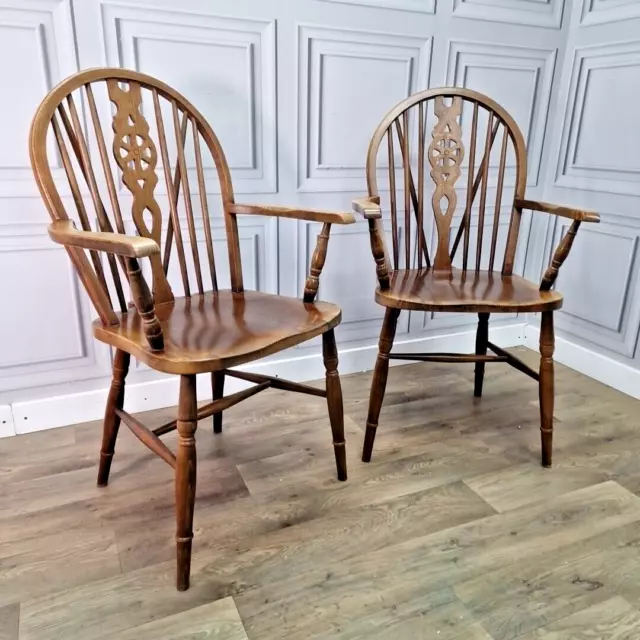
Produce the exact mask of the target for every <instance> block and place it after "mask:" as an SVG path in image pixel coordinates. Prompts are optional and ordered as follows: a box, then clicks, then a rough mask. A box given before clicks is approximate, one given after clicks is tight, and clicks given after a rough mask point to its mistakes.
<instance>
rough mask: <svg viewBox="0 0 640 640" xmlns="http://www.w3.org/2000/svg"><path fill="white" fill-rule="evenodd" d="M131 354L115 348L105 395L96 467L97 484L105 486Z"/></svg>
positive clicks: (122, 403) (116, 434)
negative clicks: (97, 465)
mask: <svg viewBox="0 0 640 640" xmlns="http://www.w3.org/2000/svg"><path fill="white" fill-rule="evenodd" d="M130 361H131V356H130V355H129V354H128V353H126V352H125V351H121V350H120V349H116V353H115V355H114V358H113V378H112V380H111V388H110V389H109V396H108V397H107V407H106V409H105V412H104V423H103V426H102V446H101V448H100V465H99V467H98V486H99V487H106V486H107V483H108V482H109V471H111V461H112V460H113V452H114V450H115V447H116V438H117V437H118V429H119V428H120V416H118V415H117V414H116V409H122V406H123V405H124V384H125V382H124V379H125V378H126V376H127V373H128V371H129V362H130Z"/></svg>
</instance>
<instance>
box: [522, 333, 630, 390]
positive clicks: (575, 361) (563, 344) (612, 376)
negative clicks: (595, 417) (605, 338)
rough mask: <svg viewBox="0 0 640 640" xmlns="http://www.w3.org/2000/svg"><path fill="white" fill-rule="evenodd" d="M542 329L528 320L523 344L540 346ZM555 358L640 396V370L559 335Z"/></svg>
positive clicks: (596, 378) (595, 378) (530, 346)
mask: <svg viewBox="0 0 640 640" xmlns="http://www.w3.org/2000/svg"><path fill="white" fill-rule="evenodd" d="M539 341H540V330H539V329H538V327H536V326H534V325H531V324H527V325H526V326H525V329H524V346H526V347H529V349H534V350H535V351H537V350H538V348H539V346H538V343H539ZM553 357H554V359H555V360H556V361H557V362H560V363H562V364H564V365H566V366H567V367H569V368H571V369H575V371H578V372H580V373H584V375H586V376H589V377H590V378H593V379H594V380H597V381H598V382H602V383H603V384H606V385H608V386H610V387H613V388H614V389H617V390H618V391H622V393H626V394H627V395H629V396H631V397H633V398H638V399H640V371H638V369H633V368H632V367H629V366H627V365H626V364H623V363H622V362H618V361H616V360H613V359H612V358H609V357H607V356H604V355H602V354H601V353H596V352H595V351H590V350H589V349H585V348H584V347H581V346H580V345H577V344H574V343H573V342H569V340H565V339H564V338H560V337H558V336H556V350H555V353H554V356H553Z"/></svg>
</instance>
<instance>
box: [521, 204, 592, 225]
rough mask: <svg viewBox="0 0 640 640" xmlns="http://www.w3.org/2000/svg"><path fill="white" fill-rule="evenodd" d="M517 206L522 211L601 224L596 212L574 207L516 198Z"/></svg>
mask: <svg viewBox="0 0 640 640" xmlns="http://www.w3.org/2000/svg"><path fill="white" fill-rule="evenodd" d="M515 205H516V207H519V208H521V209H531V211H543V212H544V213H551V214H553V215H556V216H562V217H563V218H571V219H572V220H578V221H580V222H600V216H599V215H598V214H597V213H596V212H595V211H589V210H588V209H574V208H573V207H563V206H561V205H557V204H549V203H548V202H539V201H538V200H525V199H523V198H516V201H515Z"/></svg>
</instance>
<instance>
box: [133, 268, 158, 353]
mask: <svg viewBox="0 0 640 640" xmlns="http://www.w3.org/2000/svg"><path fill="white" fill-rule="evenodd" d="M126 262H127V275H128V276H129V286H130V287H131V298H132V300H133V304H134V305H135V306H136V309H137V310H138V315H139V316H140V319H141V320H142V330H143V331H144V335H145V337H146V338H147V342H148V343H149V347H151V350H152V351H162V350H163V349H164V337H163V335H162V327H161V326H160V321H159V320H158V317H157V316H156V309H155V306H154V304H153V296H152V295H151V291H150V290H149V286H148V285H147V281H146V280H145V279H144V275H143V274H142V269H141V268H140V263H139V262H138V259H137V258H127V259H126Z"/></svg>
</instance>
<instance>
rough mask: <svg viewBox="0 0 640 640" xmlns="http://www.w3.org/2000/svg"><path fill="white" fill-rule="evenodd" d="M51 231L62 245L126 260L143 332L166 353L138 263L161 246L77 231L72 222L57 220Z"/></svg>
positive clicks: (154, 348) (144, 240)
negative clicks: (139, 259)
mask: <svg viewBox="0 0 640 640" xmlns="http://www.w3.org/2000/svg"><path fill="white" fill-rule="evenodd" d="M48 231H49V236H50V237H51V239H52V240H53V241H54V242H57V243H58V244H62V245H64V246H67V247H74V248H76V249H89V250H92V251H104V252H106V253H112V254H115V255H117V256H121V257H122V258H124V263H125V265H126V269H127V277H128V279H129V287H130V289H131V298H132V300H133V304H134V305H135V307H136V309H137V311H138V314H139V315H140V318H141V319H142V330H143V331H144V334H145V337H146V338H147V342H148V343H149V347H150V348H151V350H152V351H162V350H163V349H164V337H163V335H162V327H161V326H160V322H159V321H158V318H157V316H156V311H155V305H154V302H153V295H152V294H151V291H150V290H149V286H148V285H147V282H146V280H145V279H144V276H143V274H142V269H141V268H140V264H139V262H138V258H146V257H149V256H152V255H156V254H159V253H160V247H159V246H158V244H157V243H156V242H154V241H153V240H151V239H150V238H141V237H138V236H126V235H124V234H121V233H100V232H94V231H80V230H79V229H76V227H75V225H74V224H73V221H72V220H56V222H53V223H52V224H50V225H49V228H48ZM105 293H106V292H105Z"/></svg>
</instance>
